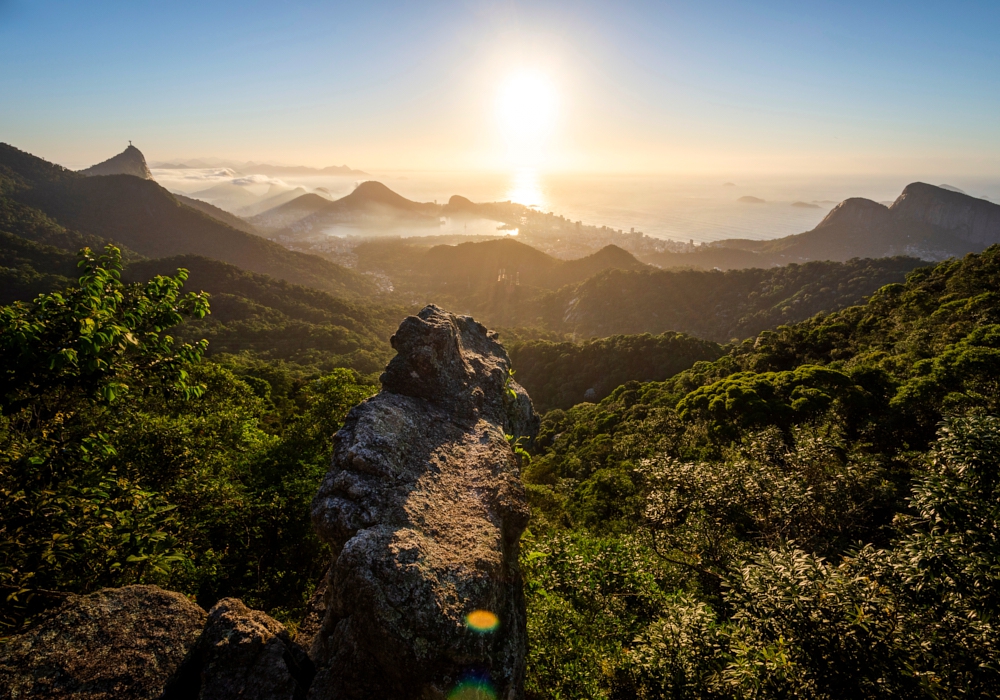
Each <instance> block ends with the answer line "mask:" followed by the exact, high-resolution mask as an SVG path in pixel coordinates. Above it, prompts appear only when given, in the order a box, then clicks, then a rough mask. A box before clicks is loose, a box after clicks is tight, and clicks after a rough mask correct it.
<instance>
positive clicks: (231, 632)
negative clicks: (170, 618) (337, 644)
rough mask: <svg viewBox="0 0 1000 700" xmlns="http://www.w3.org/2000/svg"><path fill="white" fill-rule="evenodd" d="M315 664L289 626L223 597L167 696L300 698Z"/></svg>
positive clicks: (173, 699)
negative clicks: (287, 627) (294, 637)
mask: <svg viewBox="0 0 1000 700" xmlns="http://www.w3.org/2000/svg"><path fill="white" fill-rule="evenodd" d="M312 676H313V671H312V662H310V661H309V657H308V655H307V654H306V653H305V651H304V650H303V649H301V648H300V647H299V646H298V645H296V644H295V643H294V642H293V641H292V639H291V636H290V635H289V633H288V630H286V629H285V627H284V625H282V624H281V623H280V622H278V621H277V620H274V619H273V618H271V617H268V616H267V615H266V614H264V613H262V612H261V611H259V610H251V609H250V608H248V607H247V606H246V605H244V604H243V602H242V601H239V600H237V599H236V598H224V599H223V600H220V601H219V602H218V603H216V604H215V606H214V607H213V608H212V609H211V610H210V611H209V613H208V621H207V622H206V623H205V629H204V631H203V632H202V634H201V638H200V639H199V640H198V644H197V646H196V647H195V648H194V650H193V651H192V653H191V654H190V655H189V658H188V659H187V661H186V662H185V664H184V667H183V668H182V669H181V671H180V672H179V673H178V674H177V675H176V677H175V678H174V679H173V680H172V681H171V683H170V685H169V687H168V689H167V693H166V697H165V700H195V698H198V699H200V700H237V699H238V698H253V699H254V700H297V699H299V698H305V696H306V690H307V689H308V688H309V684H310V682H311V681H312Z"/></svg>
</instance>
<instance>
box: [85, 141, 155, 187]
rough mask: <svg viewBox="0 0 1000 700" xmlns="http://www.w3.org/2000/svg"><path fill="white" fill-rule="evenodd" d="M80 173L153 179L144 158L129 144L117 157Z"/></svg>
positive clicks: (140, 152)
mask: <svg viewBox="0 0 1000 700" xmlns="http://www.w3.org/2000/svg"><path fill="white" fill-rule="evenodd" d="M80 172H81V173H82V174H84V175H132V176H133V177H139V178H142V179H143V180H152V179H153V175H152V174H151V173H150V172H149V167H148V166H147V165H146V157H145V156H144V155H142V151H140V150H139V149H138V148H136V147H135V146H133V145H132V144H131V143H129V145H128V148H126V149H125V150H124V151H122V152H121V153H119V154H118V155H116V156H113V157H111V158H108V159H107V160H106V161H104V162H102V163H98V164H97V165H92V166H90V167H89V168H86V169H85V170H81V171H80Z"/></svg>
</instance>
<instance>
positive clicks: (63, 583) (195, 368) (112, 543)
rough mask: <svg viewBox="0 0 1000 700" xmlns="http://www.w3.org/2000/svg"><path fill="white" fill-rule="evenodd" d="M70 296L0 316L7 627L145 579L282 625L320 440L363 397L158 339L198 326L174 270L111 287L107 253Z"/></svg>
mask: <svg viewBox="0 0 1000 700" xmlns="http://www.w3.org/2000/svg"><path fill="white" fill-rule="evenodd" d="M82 266H83V275H82V276H81V278H80V282H79V284H78V285H77V286H76V287H74V288H71V289H67V290H64V291H61V292H53V293H50V294H45V295H42V296H40V297H38V298H37V299H36V300H35V301H34V302H32V303H30V304H28V303H23V302H19V303H16V304H14V305H12V306H9V307H3V308H2V309H0V356H2V357H3V359H4V371H3V373H2V374H0V390H2V393H0V490H2V493H0V497H2V499H3V500H4V503H5V508H4V509H3V511H2V514H0V534H2V537H0V587H2V593H3V596H4V601H5V602H4V603H3V606H2V615H3V620H2V622H3V624H5V625H10V624H13V625H17V624H19V623H20V622H21V621H22V620H23V619H24V617H25V616H30V615H32V614H34V613H35V612H36V611H38V610H39V609H42V608H44V607H47V606H48V605H51V603H52V602H54V601H56V600H58V599H59V598H60V597H61V596H64V595H65V594H67V593H70V592H85V591H89V590H93V589H95V588H99V587H101V586H109V585H121V584H125V583H134V582H155V583H159V584H162V585H165V586H168V587H171V588H173V589H175V590H181V591H183V592H186V593H189V594H192V595H195V596H196V597H197V599H198V601H199V602H200V603H201V604H202V605H211V604H213V603H214V601H215V600H217V599H218V598H220V597H223V596H226V595H237V596H240V597H242V598H244V599H245V600H246V601H247V602H248V604H251V605H254V606H256V607H260V608H265V609H267V610H270V611H271V612H272V613H273V614H275V615H277V616H278V617H279V618H282V619H285V620H287V621H290V622H293V623H294V621H295V620H296V616H297V614H298V612H299V611H300V610H301V608H302V606H303V605H304V603H305V600H306V598H307V597H308V595H309V593H310V591H311V588H312V585H313V584H314V583H315V581H316V580H318V578H319V576H320V574H321V573H322V570H323V567H324V566H325V560H326V557H327V554H326V552H325V549H324V546H323V545H322V544H321V543H320V542H319V541H318V539H316V537H315V535H314V534H313V532H312V528H311V525H310V523H309V519H308V512H309V503H310V501H311V499H312V496H313V494H314V493H315V490H316V488H317V484H318V482H319V480H320V479H321V478H322V475H323V474H324V473H325V471H326V468H327V464H328V461H329V455H330V450H331V447H332V445H331V439H332V436H333V434H334V433H335V432H336V430H337V428H338V427H339V424H340V421H342V420H343V418H344V416H345V415H346V413H347V411H348V410H349V409H350V407H351V406H353V405H354V404H355V403H357V402H358V401H360V400H362V399H363V398H365V397H366V396H368V395H370V394H371V393H372V391H373V388H372V387H371V386H369V385H366V384H363V383H361V382H359V380H358V377H357V375H355V374H354V373H353V372H351V371H349V370H345V369H340V370H337V371H334V372H333V373H328V374H321V373H318V372H316V371H315V370H309V369H305V368H301V367H296V366H289V365H282V364H268V363H264V362H261V361H260V360H254V359H252V358H249V357H245V356H236V357H229V358H224V359H225V363H224V364H214V363H205V362H202V361H201V357H202V354H203V351H204V348H205V344H204V342H202V343H196V344H178V343H176V342H175V341H174V340H173V339H172V338H171V336H170V335H168V334H167V332H168V330H169V329H170V327H171V326H174V325H175V324H177V323H178V322H180V321H182V320H183V319H191V318H197V317H199V316H203V315H204V314H205V313H206V312H207V308H208V307H207V299H206V297H205V295H204V294H183V293H182V292H181V287H182V284H183V281H184V278H185V276H186V275H185V273H184V271H181V272H179V273H178V274H177V275H175V276H173V277H162V276H157V277H154V278H153V279H152V280H151V281H149V282H146V283H144V284H126V283H123V282H122V281H121V280H120V274H121V262H120V257H119V255H118V253H117V251H116V250H115V249H113V248H109V249H108V250H107V252H106V253H105V254H104V255H102V256H101V257H100V258H93V257H92V256H90V255H89V254H85V257H84V259H83V261H82Z"/></svg>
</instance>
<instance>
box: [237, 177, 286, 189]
mask: <svg viewBox="0 0 1000 700" xmlns="http://www.w3.org/2000/svg"><path fill="white" fill-rule="evenodd" d="M233 184H234V185H239V186H241V187H242V186H245V185H279V186H281V187H289V185H288V184H286V183H285V182H284V181H283V180H279V179H278V178H276V177H269V176H267V175H246V176H244V177H238V178H235V179H234V180H233Z"/></svg>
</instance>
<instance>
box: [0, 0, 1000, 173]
mask: <svg viewBox="0 0 1000 700" xmlns="http://www.w3.org/2000/svg"><path fill="white" fill-rule="evenodd" d="M998 29H1000V2H997V1H996V0H992V1H991V2H986V1H980V2H960V1H958V2H956V1H952V2H919V1H911V2H906V3H903V2H879V1H877V0H873V1H869V2H836V3H834V2H808V0H804V1H800V2H769V1H767V0H759V1H758V2H735V1H722V0H717V1H714V0H703V1H701V2H687V3H679V2H656V3H645V2H631V3H629V2H616V3H612V2H586V1H584V2H544V1H542V2H537V1H536V2H531V3H518V2H472V1H469V2H421V3H416V2H407V3H403V2H399V3H392V2H363V3H359V2H351V3H337V2H281V3H277V2H273V0H272V1H271V2H266V3H265V2H240V3H235V2H207V1H203V2H197V3H196V2H187V1H181V2H176V1H175V2H161V3H153V2H134V1H133V2H129V3H126V2H101V1H95V0H89V1H88V2H79V1H77V2H58V1H49V0H30V1H29V0H0V66H2V70H0V140H2V141H6V142H9V143H13V144H14V145H16V146H18V147H20V148H23V149H25V150H28V151H31V152H33V153H37V154H39V155H42V156H44V157H47V158H51V159H53V160H56V161H57V162H62V163H66V164H68V165H86V164H88V163H90V162H94V161H96V160H101V159H103V158H104V157H107V156H108V155H110V154H111V153H114V152H117V151H118V150H120V149H121V147H123V146H124V144H125V142H126V140H127V139H132V140H134V141H135V142H136V144H137V145H139V146H140V147H141V148H142V149H143V150H144V152H146V154H147V157H149V158H150V159H152V160H160V159H173V158H190V157H198V156H217V157H231V158H240V159H255V160H271V161H276V162H287V163H302V164H310V165H328V164H340V163H348V164H350V165H353V166H356V167H362V168H376V167H379V168H441V169H502V168H504V167H508V166H509V165H510V163H509V162H508V161H507V160H505V158H504V153H505V151H504V149H505V148H506V147H508V146H509V144H507V141H509V140H510V138H511V136H510V134H509V133H507V135H506V136H505V135H504V129H505V126H504V125H503V124H500V123H498V117H497V100H498V97H497V95H498V91H499V90H500V88H501V86H502V85H503V84H504V81H506V80H508V79H509V77H510V76H511V75H521V74H532V75H540V76H543V78H544V81H545V84H546V85H548V86H549V89H551V91H552V93H553V95H554V99H555V104H556V105H557V108H556V110H555V116H554V117H553V118H552V122H551V124H548V125H547V131H546V132H545V137H544V141H545V142H544V144H534V143H532V144H530V146H531V148H530V149H529V150H535V151H538V153H540V154H543V155H544V159H543V160H542V161H540V164H541V165H542V166H544V167H547V168H550V169H554V170H559V169H562V170H585V171H595V172H600V171H605V170H606V171H612V170H613V171H663V172H685V171H692V172H695V171H697V172H722V171H733V170H740V171H746V172H750V171H760V172H781V173H790V174H794V173H796V172H810V173H819V172H830V173H852V172H858V173H903V172H906V171H908V170H918V169H926V168H929V167H933V168H934V169H935V170H936V171H937V172H943V173H946V172H955V173H959V174H968V175H986V176H995V175H997V174H1000V173H998V172H997V171H998V170H1000V128H998V126H1000V38H998V36H1000V35H998ZM525 109H526V110H530V105H529V106H526V107H525ZM508 127H509V125H508ZM508 132H509V128H508ZM515 137H516V135H515ZM505 138H506V139H507V141H505ZM505 144H507V146H505ZM522 145H523V144H522ZM522 150H524V149H522Z"/></svg>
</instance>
